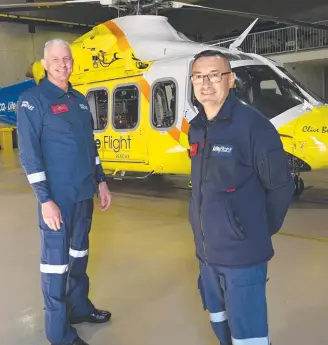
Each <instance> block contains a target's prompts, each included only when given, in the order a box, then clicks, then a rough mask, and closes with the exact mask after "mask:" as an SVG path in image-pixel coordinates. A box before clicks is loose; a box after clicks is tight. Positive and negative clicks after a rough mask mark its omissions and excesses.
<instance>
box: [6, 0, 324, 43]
mask: <svg viewBox="0 0 328 345" xmlns="http://www.w3.org/2000/svg"><path fill="white" fill-rule="evenodd" d="M189 1H190V0H189ZM26 2H34V1H33V0H26V1H23V0H0V4H10V3H26ZM35 2H37V1H35ZM43 2H52V1H51V0H43ZM185 2H188V0H185ZM192 2H193V3H196V4H199V5H202V6H208V7H214V8H223V9H227V10H236V11H244V12H253V13H259V14H266V15H272V16H276V17H281V18H284V19H299V20H304V21H309V22H315V21H319V20H325V19H328V5H327V1H326V0H311V1H309V0H289V1H288V2H287V1H286V0H198V1H197V0H193V1H192ZM0 13H1V11H0ZM10 13H12V14H19V15H23V16H32V17H38V18H48V19H54V20H58V21H70V22H76V23H84V24H89V25H95V24H98V23H100V22H104V21H106V20H108V19H112V18H115V17H117V15H118V12H117V10H116V9H108V8H105V7H102V6H101V5H97V4H79V6H78V7H65V8H60V9H59V8H52V9H46V10H36V11H28V12H26V11H23V12H22V11H19V12H15V11H11V12H10ZM159 14H162V15H165V16H166V17H168V19H169V22H170V23H171V24H172V25H173V26H174V27H175V28H176V29H177V30H178V31H181V32H184V33H187V34H191V35H193V34H202V35H203V37H204V39H205V40H206V39H207V40H210V39H212V38H213V36H227V35H229V34H236V33H238V32H240V31H243V30H244V29H245V28H246V27H247V26H248V25H249V24H250V23H251V22H252V21H253V19H252V18H250V19H247V18H241V17H236V16H232V15H222V14H217V13H208V12H206V13H202V14H201V15H200V12H199V11H198V10H194V9H193V10H187V9H174V10H167V11H165V13H159ZM1 20H2V21H5V20H6V21H8V20H9V21H14V20H13V19H6V18H3V17H0V21H1ZM15 20H16V21H19V22H21V21H20V20H17V19H15ZM273 24H274V23H267V22H263V21H259V23H258V24H257V26H256V27H255V30H256V28H257V30H259V29H260V28H263V27H265V28H266V27H268V28H270V27H272V25H273ZM280 26H283V25H280ZM57 29H58V30H65V31H75V32H76V30H79V31H81V32H85V31H87V29H86V28H80V29H76V28H68V27H65V28H61V29H59V28H57Z"/></svg>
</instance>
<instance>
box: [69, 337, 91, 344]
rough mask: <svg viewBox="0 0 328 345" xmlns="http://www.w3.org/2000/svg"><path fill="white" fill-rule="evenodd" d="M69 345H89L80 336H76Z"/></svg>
mask: <svg viewBox="0 0 328 345" xmlns="http://www.w3.org/2000/svg"><path fill="white" fill-rule="evenodd" d="M69 345H89V344H88V343H86V342H85V341H83V340H82V339H81V338H80V337H77V338H75V339H74V340H73V341H72V342H71V343H70V344H69Z"/></svg>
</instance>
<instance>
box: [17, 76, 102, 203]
mask: <svg viewBox="0 0 328 345" xmlns="http://www.w3.org/2000/svg"><path fill="white" fill-rule="evenodd" d="M17 134H18V146H19V151H20V160H21V164H22V166H23V168H24V170H25V172H26V174H27V178H28V180H29V182H30V184H31V186H32V187H33V190H34V192H35V194H36V196H37V199H38V201H39V202H40V203H44V202H46V201H49V200H52V201H54V202H55V203H56V204H58V205H67V204H71V203H76V202H78V201H81V200H85V199H88V198H92V197H93V196H94V194H95V192H96V188H97V183H99V182H100V181H102V180H104V173H103V170H102V167H101V164H100V159H99V156H98V152H97V147H96V143H95V140H94V135H93V127H92V114H91V112H90V108H89V105H88V103H87V100H86V98H85V97H84V96H83V95H82V94H81V93H80V92H78V91H77V90H75V89H73V88H72V86H71V85H69V90H68V92H67V93H66V92H65V91H63V90H62V89H60V88H58V87H57V86H55V85H54V84H52V83H51V82H50V81H49V80H47V79H45V80H43V81H42V82H41V83H40V84H39V85H38V86H36V87H33V88H31V89H29V90H27V91H25V92H24V93H23V94H22V95H21V97H20V99H19V101H18V108H17Z"/></svg>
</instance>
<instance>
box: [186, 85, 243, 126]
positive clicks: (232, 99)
mask: <svg viewBox="0 0 328 345" xmlns="http://www.w3.org/2000/svg"><path fill="white" fill-rule="evenodd" d="M236 102H237V97H236V96H235V90H234V89H230V91H229V94H228V97H227V98H226V100H225V102H224V103H223V105H222V107H221V109H220V111H219V112H218V114H217V115H216V116H215V117H214V118H213V119H212V120H211V121H209V120H207V117H206V114H205V111H204V109H203V108H201V110H200V111H199V114H198V115H197V116H196V117H195V118H194V119H193V120H192V123H193V124H195V125H200V126H204V125H206V124H214V123H217V122H220V121H231V120H232V115H233V114H232V113H233V112H232V109H233V107H234V105H235V104H236Z"/></svg>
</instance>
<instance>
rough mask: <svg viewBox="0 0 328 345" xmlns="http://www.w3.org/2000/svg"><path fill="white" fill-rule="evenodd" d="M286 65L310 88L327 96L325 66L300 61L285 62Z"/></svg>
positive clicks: (322, 95) (288, 69) (320, 94)
mask: <svg viewBox="0 0 328 345" xmlns="http://www.w3.org/2000/svg"><path fill="white" fill-rule="evenodd" d="M284 67H285V68H286V69H287V71H288V72H290V73H291V74H292V75H294V76H295V78H296V79H298V80H299V81H300V82H301V83H302V84H304V85H305V86H307V87H308V88H309V89H310V90H312V91H313V92H315V93H317V94H318V95H319V96H321V97H323V98H327V95H326V94H325V93H326V92H325V91H326V90H325V87H324V83H325V68H324V67H323V66H316V65H311V64H310V63H306V62H300V63H287V64H284ZM327 99H328V98H327Z"/></svg>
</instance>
